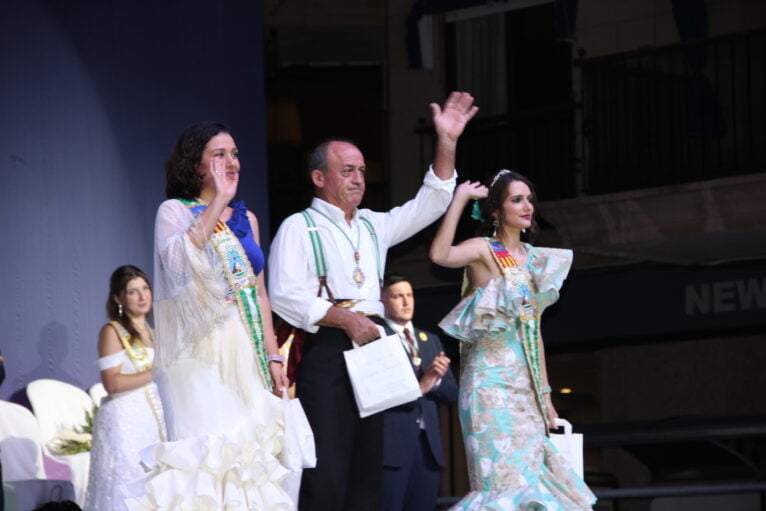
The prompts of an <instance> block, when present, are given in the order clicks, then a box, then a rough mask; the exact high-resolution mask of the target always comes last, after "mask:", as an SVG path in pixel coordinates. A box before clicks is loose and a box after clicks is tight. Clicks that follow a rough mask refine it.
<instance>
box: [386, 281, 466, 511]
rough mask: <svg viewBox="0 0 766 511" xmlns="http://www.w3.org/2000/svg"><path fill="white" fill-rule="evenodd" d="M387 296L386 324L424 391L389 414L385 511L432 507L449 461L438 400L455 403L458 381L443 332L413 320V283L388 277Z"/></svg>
mask: <svg viewBox="0 0 766 511" xmlns="http://www.w3.org/2000/svg"><path fill="white" fill-rule="evenodd" d="M382 301H383V305H384V306H385V310H386V323H387V324H388V326H389V327H390V328H391V330H393V332H394V333H396V334H398V335H399V338H400V339H401V340H402V345H403V346H404V348H405V350H406V351H407V354H408V355H409V357H410V360H411V361H412V367H413V370H414V371H415V374H416V376H417V377H418V380H419V382H420V390H421V392H422V393H423V396H422V397H420V398H418V399H417V400H415V401H411V402H409V403H406V404H403V405H400V406H397V407H396V408H391V409H389V410H386V411H385V412H383V413H384V415H383V479H382V484H381V508H382V509H383V511H405V510H407V511H431V510H433V509H434V508H435V506H436V496H437V494H438V492H439V480H440V475H441V469H442V467H443V466H444V455H443V454H442V444H441V434H440V432H439V414H438V410H437V407H436V403H437V401H438V402H445V403H450V402H454V401H455V399H457V383H456V382H455V378H454V376H453V375H452V371H450V368H449V363H450V360H449V358H447V357H446V356H445V355H444V351H443V348H442V345H441V342H440V341H439V337H437V336H436V335H434V334H431V333H428V332H424V331H423V330H420V329H418V328H415V327H414V326H413V325H412V316H413V314H414V312H415V301H414V297H413V294H412V285H411V284H410V283H409V281H408V280H407V279H406V278H404V277H403V276H401V275H394V274H389V275H387V276H386V279H385V282H384V285H383V293H382Z"/></svg>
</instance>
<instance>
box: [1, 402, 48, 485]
mask: <svg viewBox="0 0 766 511" xmlns="http://www.w3.org/2000/svg"><path fill="white" fill-rule="evenodd" d="M0 460H2V462H3V480H4V481H21V480H23V479H45V467H44V465H43V446H42V442H41V437H40V426H39V425H38V424H37V419H36V418H35V416H34V415H32V412H30V411H29V410H27V409H26V408H24V407H23V406H21V405H17V404H16V403H11V402H9V401H0Z"/></svg>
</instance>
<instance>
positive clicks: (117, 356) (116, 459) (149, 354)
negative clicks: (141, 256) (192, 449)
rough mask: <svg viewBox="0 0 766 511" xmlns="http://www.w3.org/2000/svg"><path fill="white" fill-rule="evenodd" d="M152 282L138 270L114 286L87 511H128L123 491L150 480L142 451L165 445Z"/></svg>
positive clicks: (102, 346) (103, 335)
mask: <svg viewBox="0 0 766 511" xmlns="http://www.w3.org/2000/svg"><path fill="white" fill-rule="evenodd" d="M151 307H152V288H151V286H150V285H149V278H148V277H147V276H146V274H144V272H142V271H141V270H140V269H138V268H136V267H135V266H130V265H128V266H121V267H119V268H117V269H116V270H115V271H114V273H112V277H111V279H110V281H109V297H108V298H107V302H106V311H107V316H108V317H109V319H110V320H111V321H110V322H109V323H107V324H105V325H104V326H103V327H101V332H100V333H99V338H98V353H99V356H100V357H101V358H99V359H98V360H97V361H96V363H97V364H98V368H99V369H100V370H101V381H102V383H103V384H104V388H105V389H106V391H107V392H108V393H109V395H108V396H107V397H105V398H104V399H103V400H102V402H101V406H100V408H99V410H98V412H97V413H96V417H95V420H94V424H93V443H92V446H91V461H90V472H89V476H88V489H87V493H86V497H85V507H84V509H85V511H116V510H126V509H127V506H126V505H125V502H124V501H125V497H124V495H123V492H122V486H123V485H124V484H126V483H128V482H130V481H132V480H134V479H136V478H138V477H141V476H142V475H143V474H144V470H143V469H142V468H141V465H140V463H139V454H138V453H139V451H140V450H141V449H143V448H144V447H147V446H149V445H152V444H154V443H157V442H160V441H162V440H164V439H165V424H164V420H163V417H162V405H161V403H160V399H159V395H158V393H157V387H156V386H155V385H154V383H152V361H153V360H154V335H153V333H152V329H151V327H149V324H148V323H147V322H146V318H147V315H148V314H149V311H150V310H151Z"/></svg>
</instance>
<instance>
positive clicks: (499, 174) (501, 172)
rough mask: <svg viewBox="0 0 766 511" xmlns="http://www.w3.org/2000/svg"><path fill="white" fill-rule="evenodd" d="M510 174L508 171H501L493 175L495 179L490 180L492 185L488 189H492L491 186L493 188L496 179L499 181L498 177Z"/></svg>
mask: <svg viewBox="0 0 766 511" xmlns="http://www.w3.org/2000/svg"><path fill="white" fill-rule="evenodd" d="M510 172H511V171H510V170H507V169H503V170H501V171H500V172H498V173H497V174H495V177H493V178H492V183H491V184H490V185H489V187H490V188H492V187H493V186H495V183H496V182H497V180H498V179H500V176H503V175H505V174H510Z"/></svg>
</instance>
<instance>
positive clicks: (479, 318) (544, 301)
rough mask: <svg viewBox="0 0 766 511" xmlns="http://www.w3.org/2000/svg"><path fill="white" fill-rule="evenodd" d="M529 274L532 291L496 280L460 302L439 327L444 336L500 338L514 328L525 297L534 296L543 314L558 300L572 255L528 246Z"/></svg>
mask: <svg viewBox="0 0 766 511" xmlns="http://www.w3.org/2000/svg"><path fill="white" fill-rule="evenodd" d="M527 249H528V251H529V260H528V261H527V267H526V268H527V270H528V271H529V273H530V275H531V277H532V282H533V284H534V285H533V288H534V289H529V288H528V287H527V286H526V285H519V284H518V283H517V282H516V281H515V280H514V279H513V278H510V279H508V278H505V277H497V278H494V279H492V280H490V281H489V283H487V285H486V286H484V287H482V288H476V289H475V290H474V292H473V293H471V294H470V295H468V296H466V297H465V298H463V300H461V301H460V303H458V304H457V306H456V307H455V308H454V309H452V311H451V312H450V313H449V314H447V316H445V317H444V319H443V320H442V321H441V322H440V323H439V327H440V328H441V329H442V330H444V332H445V333H447V334H448V335H450V336H451V337H454V338H456V339H460V340H461V341H466V342H473V341H475V340H477V339H481V338H483V337H488V336H489V337H495V336H498V335H501V334H502V333H503V332H505V331H506V330H507V329H508V328H515V326H514V325H515V323H516V319H517V318H518V317H519V311H520V309H521V306H522V304H523V303H524V297H525V296H528V295H529V294H534V296H535V298H536V299H537V303H538V306H539V312H540V313H542V311H543V310H545V309H546V308H547V307H548V306H550V305H551V304H553V303H555V302H556V300H558V299H559V290H560V289H561V286H562V285H563V283H564V279H566V277H567V275H568V274H569V269H570V267H571V266H572V251H571V250H565V249H557V248H537V247H532V246H531V245H527Z"/></svg>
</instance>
